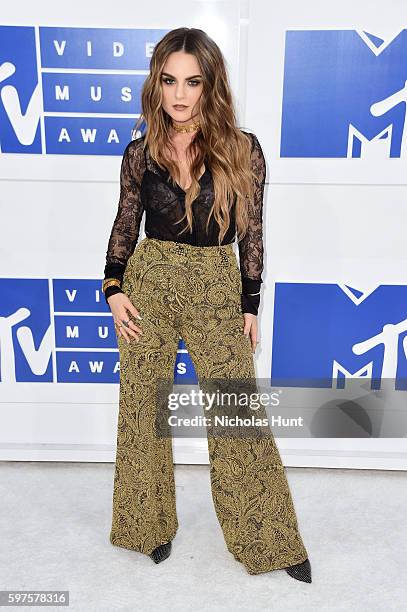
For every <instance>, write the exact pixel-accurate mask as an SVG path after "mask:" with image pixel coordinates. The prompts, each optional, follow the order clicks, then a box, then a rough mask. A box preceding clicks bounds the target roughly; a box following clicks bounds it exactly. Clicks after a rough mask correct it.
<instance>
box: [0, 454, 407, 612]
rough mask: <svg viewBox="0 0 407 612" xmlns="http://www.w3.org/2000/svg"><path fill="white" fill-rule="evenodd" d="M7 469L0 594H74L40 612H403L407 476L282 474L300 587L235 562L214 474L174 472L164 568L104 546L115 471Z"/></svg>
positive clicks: (280, 574)
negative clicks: (307, 564) (306, 558)
mask: <svg viewBox="0 0 407 612" xmlns="http://www.w3.org/2000/svg"><path fill="white" fill-rule="evenodd" d="M0 469H1V479H0V483H1V484H0V487H1V490H0V492H1V513H0V520H1V523H0V527H1V533H0V536H1V547H0V555H1V560H0V580H1V589H7V590H14V589H24V590H30V589H51V590H54V589H55V590H58V589H61V590H69V591H70V605H69V608H68V607H58V608H57V607H54V606H53V607H47V608H42V607H41V608H40V609H47V610H64V609H67V610H70V611H73V610H74V611H75V612H76V611H80V612H91V611H97V612H105V611H106V612H119V611H132V612H133V611H136V610H137V611H138V610H142V611H144V610H157V609H162V610H170V611H172V610H174V611H175V610H176V611H177V612H183V611H187V610H191V611H192V610H197V611H198V610H199V611H201V610H218V609H223V610H230V611H232V610H233V611H236V610H245V611H247V610H249V611H250V612H251V611H257V610H272V611H273V612H279V611H280V610H281V611H285V612H287V611H291V610H293V611H295V612H303V611H306V610H312V611H316V610H318V612H319V611H321V610H338V611H339V610H349V611H351V610H352V611H354V610H357V611H362V610H366V611H369V612H372V611H375V610H378V611H379V610H380V611H386V612H387V611H388V610H400V611H401V610H406V609H407V602H406V596H407V586H406V585H407V581H406V578H407V575H406V566H407V563H406V552H407V526H406V519H405V517H406V507H407V488H406V478H407V475H406V474H405V473H403V472H396V471H390V472H384V471H383V472H380V471H361V470H337V469H314V468H287V477H288V480H289V483H290V487H291V491H292V495H293V498H294V503H295V507H296V510H297V514H298V518H299V523H300V528H301V534H302V537H303V540H304V542H305V544H306V546H307V550H308V552H309V555H310V560H311V564H312V571H313V582H312V584H304V583H301V582H298V581H296V580H294V579H293V578H291V577H290V576H288V574H287V573H286V572H285V571H284V570H278V571H274V572H268V573H265V574H260V575H256V576H251V575H249V574H247V572H246V570H245V569H244V567H243V566H242V565H241V564H240V563H238V562H237V561H235V559H234V557H233V556H232V555H231V554H230V553H229V552H228V550H227V549H226V546H225V544H224V540H223V536H222V532H221V529H220V526H219V523H218V521H217V518H216V514H215V511H214V508H213V504H212V498H211V493H210V485H209V468H208V466H190V465H176V466H175V478H176V485H177V510H178V520H179V529H178V533H177V535H176V538H175V540H174V542H173V549H172V554H171V556H170V558H169V559H167V560H166V561H164V562H163V563H161V564H159V565H155V564H154V563H153V561H152V560H151V559H150V558H149V557H147V556H146V555H141V554H139V553H136V552H133V551H128V550H125V549H119V548H117V547H114V546H112V545H111V544H110V542H109V540H108V535H109V530H110V518H111V503H112V499H111V497H112V483H113V464H110V463H100V464H89V463H43V462H26V463H21V462H3V463H0ZM4 609H6V608H4ZM7 609H11V608H7ZM13 609H15V608H13ZM23 609H24V610H31V609H33V610H34V609H37V610H38V608H34V607H31V606H30V607H24V608H23Z"/></svg>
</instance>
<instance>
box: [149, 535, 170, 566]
mask: <svg viewBox="0 0 407 612" xmlns="http://www.w3.org/2000/svg"><path fill="white" fill-rule="evenodd" d="M170 554H171V540H170V541H169V542H166V543H165V544H160V546H157V548H154V550H153V552H152V553H150V555H149V557H151V559H152V560H153V561H154V563H161V561H164V559H168V557H169V556H170Z"/></svg>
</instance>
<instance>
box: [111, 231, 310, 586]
mask: <svg viewBox="0 0 407 612" xmlns="http://www.w3.org/2000/svg"><path fill="white" fill-rule="evenodd" d="M122 288H123V291H124V292H125V293H126V295H127V296H128V297H129V299H130V300H131V302H132V303H133V304H134V306H135V307H136V308H137V310H138V311H139V312H140V315H141V316H142V320H141V321H140V320H137V319H135V318H133V316H130V318H131V319H132V320H133V321H134V322H135V323H136V324H137V325H139V326H140V328H141V329H142V330H143V335H141V336H140V340H139V342H136V341H135V339H134V338H133V339H132V340H131V342H130V343H127V342H126V341H125V340H124V338H123V337H122V336H118V346H119V354H120V395H119V397H120V401H119V416H118V431H117V451H116V464H115V475H114V487H113V517H112V528H111V533H110V542H111V543H112V544H114V545H116V546H122V547H124V548H128V549H132V550H136V551H139V552H142V553H145V554H150V553H151V552H152V551H153V550H154V548H156V547H157V546H159V545H160V544H162V543H164V542H168V541H169V540H172V539H173V538H174V536H175V534H176V531H177V528H178V520H177V513H176V498H175V481H174V464H173V454H172V438H171V436H166V437H162V436H158V435H157V433H156V428H155V427H156V425H155V423H156V387H157V380H158V379H168V380H172V379H173V376H174V365H175V360H176V355H177V348H178V342H179V337H180V336H181V337H182V338H183V340H184V342H185V345H186V348H187V350H188V352H189V354H190V356H191V358H192V360H193V363H194V367H195V370H196V373H197V375H198V379H199V384H200V388H202V385H201V380H206V379H215V378H216V379H246V378H248V379H252V380H253V379H255V370H254V361H253V353H252V350H251V342H250V339H249V338H248V337H246V336H244V334H243V325H244V316H243V313H242V310H241V302H240V294H241V289H242V285H241V277H240V270H239V266H238V263H237V258H236V255H235V253H234V251H233V247H232V245H230V244H229V245H223V246H219V247H218V246H211V247H197V246H192V245H187V244H182V243H178V242H171V241H164V240H158V239H156V238H144V239H143V240H141V242H139V244H138V245H137V247H136V249H135V251H134V252H133V255H132V256H131V257H130V258H129V260H128V264H127V266H126V270H125V274H124V277H123V283H122ZM263 409H264V408H263ZM262 414H263V415H265V412H263V413H262ZM257 416H258V417H261V414H260V413H259V411H258V414H257ZM267 431H268V434H267V435H266V436H264V437H261V436H260V437H247V436H242V437H236V436H235V437H222V436H218V437H213V436H210V435H208V437H207V441H208V451H209V459H210V482H211V491H212V499H213V503H214V507H215V511H216V515H217V518H218V520H219V524H220V526H221V528H222V532H223V535H224V539H225V542H226V546H227V548H228V550H229V551H230V552H231V553H232V554H233V555H234V557H235V559H236V560H237V561H239V562H241V563H242V564H243V565H244V566H245V568H246V570H247V572H248V573H249V574H260V573H262V572H268V571H271V570H275V569H281V568H284V567H289V566H290V565H295V564H297V563H301V562H303V561H305V559H306V558H307V557H308V554H307V551H306V549H305V546H304V543H303V541H302V539H301V536H300V533H299V528H298V523H297V518H296V513H295V509H294V505H293V500H292V497H291V494H290V489H289V485H288V482H287V479H286V475H285V471H284V466H283V464H282V461H281V457H280V454H279V451H278V449H277V446H276V443H275V440H274V437H273V434H272V432H271V429H270V428H269V426H268V427H267ZM192 435H193V434H192Z"/></svg>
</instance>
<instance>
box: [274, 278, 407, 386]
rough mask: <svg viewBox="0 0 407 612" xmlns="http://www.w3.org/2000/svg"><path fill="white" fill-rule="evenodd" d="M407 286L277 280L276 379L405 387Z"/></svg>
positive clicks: (307, 383) (277, 381)
mask: <svg viewBox="0 0 407 612" xmlns="http://www.w3.org/2000/svg"><path fill="white" fill-rule="evenodd" d="M406 309H407V287H406V286H400V285H397V286H390V285H381V286H379V287H376V288H374V289H372V290H368V291H365V292H362V291H358V290H356V289H354V288H351V287H349V286H347V285H334V284H323V283H321V284H315V283H276V289H275V305H274V323H273V326H274V330H273V354H272V385H276V386H286V387H297V386H299V387H308V388H311V387H314V388H316V387H319V388H323V387H325V388H331V387H335V385H336V387H338V388H343V387H344V386H345V384H346V379H347V378H362V379H363V378H366V379H367V380H371V387H372V388H378V387H380V381H382V380H383V379H390V380H391V381H392V382H393V381H394V389H396V390H405V389H407V310H406Z"/></svg>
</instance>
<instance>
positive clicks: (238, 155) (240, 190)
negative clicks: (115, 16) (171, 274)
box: [133, 28, 256, 244]
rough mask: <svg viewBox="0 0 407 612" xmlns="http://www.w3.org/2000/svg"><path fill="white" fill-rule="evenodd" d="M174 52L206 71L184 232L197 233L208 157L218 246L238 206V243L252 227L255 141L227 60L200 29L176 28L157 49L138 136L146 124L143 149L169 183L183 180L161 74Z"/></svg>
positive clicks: (191, 158) (192, 145)
mask: <svg viewBox="0 0 407 612" xmlns="http://www.w3.org/2000/svg"><path fill="white" fill-rule="evenodd" d="M175 51H184V52H186V53H191V54H193V55H194V56H195V57H196V59H197V61H198V64H199V66H200V70H201V72H202V81H203V89H202V94H201V96H200V99H199V107H198V112H199V115H198V117H197V120H198V121H199V122H200V129H198V130H197V132H196V133H195V135H194V137H193V139H192V140H191V143H190V145H189V146H188V148H187V151H186V158H187V160H188V161H189V167H190V174H191V180H192V183H191V185H190V187H189V188H188V189H187V191H186V195H185V214H184V216H183V217H182V219H181V220H180V221H179V223H181V222H182V221H183V220H184V219H185V217H186V219H187V227H185V228H184V230H182V231H181V232H180V234H182V233H183V232H185V231H187V230H188V228H189V230H190V231H192V216H193V212H192V205H193V202H194V200H195V199H196V197H197V196H198V195H199V192H200V185H199V182H198V180H199V170H200V168H201V167H202V164H203V163H204V159H205V156H206V158H207V160H208V165H209V169H210V171H211V174H212V178H213V184H214V203H213V206H212V208H211V210H210V214H209V217H208V223H207V225H206V230H208V224H209V220H210V218H211V215H214V218H215V220H216V222H217V224H218V226H219V244H221V242H222V240H223V237H224V235H225V233H226V231H227V229H228V227H229V223H230V210H231V207H232V205H233V203H235V222H236V232H237V240H238V241H239V240H241V238H243V236H244V235H245V233H246V230H247V225H248V220H249V216H248V206H250V203H251V202H252V201H253V194H254V180H255V179H256V176H255V174H254V172H252V170H251V164H250V153H251V141H250V140H249V137H247V136H246V135H245V134H244V133H243V132H242V131H241V130H240V129H239V128H238V126H237V125H236V116H235V110H234V107H233V101H232V93H231V89H230V85H229V79H228V75H227V71H226V67H225V61H224V58H223V55H222V52H221V51H220V49H219V47H218V45H217V44H216V43H215V42H214V41H213V40H212V39H211V38H210V37H209V36H208V35H207V34H206V33H205V32H204V31H203V30H199V29H197V28H177V29H175V30H171V31H170V32H168V33H167V34H166V35H165V36H164V37H163V38H162V39H161V40H160V41H159V42H158V43H157V44H156V45H155V47H154V51H153V54H152V57H151V61H150V73H149V75H148V76H147V78H146V80H145V81H144V85H143V89H142V94H141V107H142V113H141V115H140V118H139V119H138V121H137V123H136V125H135V127H134V129H133V133H134V132H137V130H138V128H139V126H140V125H141V124H142V123H144V122H145V123H146V132H145V139H144V146H148V149H149V152H150V155H151V157H152V158H153V159H154V160H155V161H156V163H158V165H159V166H161V167H162V168H167V170H168V172H169V176H170V178H171V179H172V180H173V181H174V182H175V181H180V172H179V168H178V165H177V163H176V162H174V161H173V160H172V159H170V158H169V157H167V156H166V154H165V151H166V150H167V149H170V150H173V146H172V144H171V140H170V130H169V128H170V125H171V121H172V120H171V117H170V116H169V115H168V113H166V112H165V111H164V109H163V108H162V89H161V88H162V86H161V73H162V71H163V68H164V65H165V62H166V60H167V58H168V56H169V55H170V54H171V53H173V52H175Z"/></svg>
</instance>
